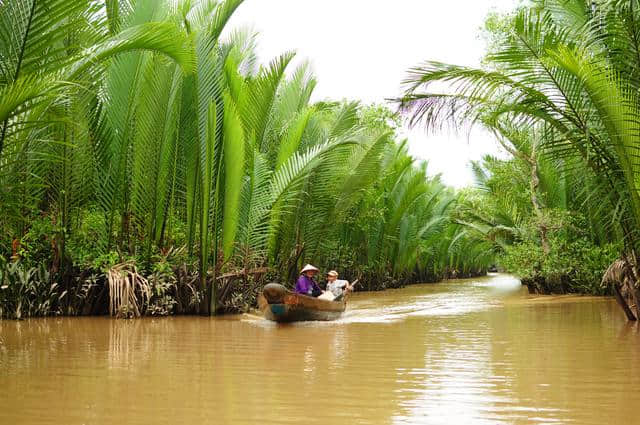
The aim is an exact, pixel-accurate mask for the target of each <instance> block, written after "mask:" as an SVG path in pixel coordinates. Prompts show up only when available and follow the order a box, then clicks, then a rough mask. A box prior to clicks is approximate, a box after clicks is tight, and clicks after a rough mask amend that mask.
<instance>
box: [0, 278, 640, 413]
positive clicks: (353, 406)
mask: <svg viewBox="0 0 640 425" xmlns="http://www.w3.org/2000/svg"><path fill="white" fill-rule="evenodd" d="M0 391H1V394H0V424H56V425H62V424H65V425H66V424H119V425H120V424H177V423H184V424H287V423H290V424H303V423H304V424H405V423H406V424H503V423H504V424H533V423H563V424H564V423H576V424H609V423H611V424H613V423H620V424H632V423H638V421H640V417H639V416H638V415H637V413H638V410H637V409H638V406H640V332H639V330H638V327H637V325H634V324H629V323H627V322H626V320H625V318H624V317H623V314H622V312H621V311H620V310H619V308H618V307H617V305H616V304H615V301H614V300H612V299H608V298H595V297H577V296H558V297H534V296H530V295H528V294H527V293H526V290H525V289H524V288H523V287H522V286H521V285H520V284H519V282H518V281H517V280H516V279H514V278H512V277H510V276H506V275H493V276H489V277H486V278H480V279H469V280H458V281H450V282H445V283H441V284H435V285H433V284H431V285H416V286H411V287H408V288H404V289H400V290H390V291H386V292H380V293H364V294H355V295H354V296H353V297H352V299H351V301H350V304H349V306H348V311H347V313H346V314H345V316H344V318H343V319H341V320H340V321H338V322H333V323H305V324H294V325H276V324H273V323H270V322H266V321H264V320H263V319H262V318H260V317H257V316H253V315H243V316H236V317H223V318H212V319H209V318H201V317H173V318H161V319H142V320H134V321H125V320H111V319H109V318H104V317H98V318H48V319H33V320H26V321H21V322H15V321H0Z"/></svg>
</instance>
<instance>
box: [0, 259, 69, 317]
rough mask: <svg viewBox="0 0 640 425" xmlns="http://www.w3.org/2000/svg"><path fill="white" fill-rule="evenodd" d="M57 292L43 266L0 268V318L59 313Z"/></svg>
mask: <svg viewBox="0 0 640 425" xmlns="http://www.w3.org/2000/svg"><path fill="white" fill-rule="evenodd" d="M65 295H66V291H63V292H62V293H59V288H58V284H57V283H51V279H50V275H49V272H48V271H47V269H46V267H45V266H44V265H40V266H39V267H27V266H25V265H23V264H21V263H20V262H15V263H5V264H2V265H0V317H1V318H9V319H22V318H23V317H29V316H48V315H52V314H60V309H59V302H60V300H61V299H62V298H64V296H65Z"/></svg>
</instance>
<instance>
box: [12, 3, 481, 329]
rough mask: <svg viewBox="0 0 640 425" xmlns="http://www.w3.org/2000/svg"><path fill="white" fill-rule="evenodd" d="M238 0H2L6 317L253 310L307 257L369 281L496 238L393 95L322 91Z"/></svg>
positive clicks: (460, 264) (438, 268) (468, 257)
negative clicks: (430, 165)
mask: <svg viewBox="0 0 640 425" xmlns="http://www.w3.org/2000/svg"><path fill="white" fill-rule="evenodd" d="M241 3H242V1H241V0H225V1H213V0H201V1H197V2H196V1H189V0H184V1H178V2H166V3H165V2H162V1H142V0H140V1H137V2H136V1H127V0H120V1H118V0H107V1H105V2H95V1H92V0H51V1H48V2H41V1H35V0H16V1H10V2H2V3H1V4H0V34H1V35H2V40H3V41H2V43H0V58H1V60H2V66H1V67H0V92H1V93H2V94H1V96H0V122H1V123H2V124H1V130H0V204H1V205H2V212H1V213H0V214H1V216H0V315H1V316H2V317H14V318H20V317H26V316H29V315H46V314H106V313H107V312H108V311H110V312H111V314H113V315H117V316H125V317H128V316H131V315H138V314H156V315H165V314H171V313H201V314H202V313H204V314H208V313H215V312H217V311H237V310H241V309H245V308H247V306H249V305H251V303H252V302H253V301H254V299H255V294H256V291H257V288H259V287H260V286H261V285H262V284H263V283H264V282H267V281H269V280H281V281H283V282H291V281H292V279H293V277H295V275H296V274H297V271H298V270H299V267H300V265H301V264H302V263H304V262H307V261H311V262H313V263H315V264H318V265H322V266H323V267H332V268H338V269H340V270H341V271H342V272H343V274H344V275H346V276H347V277H351V278H355V277H360V278H361V280H362V281H363V282H365V287H366V288H368V289H381V288H385V287H390V286H399V285H403V284H406V283H411V282H416V281H435V280H438V279H442V278H444V277H447V276H448V275H450V274H455V275H457V276H462V275H473V274H478V273H484V272H485V271H486V269H487V268H488V267H489V266H490V265H491V264H492V261H493V253H494V248H493V244H492V243H489V242H487V241H486V240H485V239H484V238H481V237H479V236H478V235H477V234H476V233H474V232H471V231H469V229H468V228H467V227H465V226H463V225H461V224H458V223H455V222H454V221H452V219H451V216H452V214H453V213H454V212H455V211H456V210H457V207H458V205H459V203H460V202H461V200H460V199H459V198H458V196H457V195H456V194H455V193H454V192H453V191H452V190H451V189H449V188H447V187H445V186H444V185H443V184H442V183H441V182H440V181H439V179H438V178H429V177H427V174H426V164H424V163H423V164H418V163H416V162H415V161H414V160H413V159H412V158H411V157H410V156H409V155H408V153H407V143H406V142H404V141H399V140H397V136H396V133H395V129H396V127H397V124H398V123H397V121H396V120H397V118H396V117H395V116H394V115H393V114H392V113H390V112H389V111H388V110H386V109H385V108H382V107H375V106H362V105H359V104H358V103H353V102H321V103H312V102H311V101H310V98H311V94H312V92H313V89H314V86H315V79H314V77H313V75H311V73H310V72H309V71H308V67H307V66H306V65H304V64H303V65H300V66H298V67H297V68H295V69H291V68H292V65H291V62H292V59H293V57H294V55H293V54H292V53H285V54H283V55H282V56H280V57H277V58H275V59H273V60H272V61H271V62H270V63H269V65H267V66H259V65H258V60H257V57H256V54H255V43H256V36H255V35H254V34H252V33H249V32H246V31H235V32H229V31H224V29H225V26H226V24H227V22H228V21H229V19H230V17H231V16H232V15H233V13H234V11H235V10H236V8H238V7H239V6H240V5H241Z"/></svg>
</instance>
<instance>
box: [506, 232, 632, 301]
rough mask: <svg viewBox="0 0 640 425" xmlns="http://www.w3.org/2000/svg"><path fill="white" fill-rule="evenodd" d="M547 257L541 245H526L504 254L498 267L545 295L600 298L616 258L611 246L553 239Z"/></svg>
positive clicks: (508, 250)
mask: <svg viewBox="0 0 640 425" xmlns="http://www.w3.org/2000/svg"><path fill="white" fill-rule="evenodd" d="M550 242H551V251H550V253H549V254H548V255H545V253H544V252H543V250H542V247H541V246H540V244H538V243H535V242H533V241H526V242H522V243H519V244H516V245H513V246H511V247H508V248H507V249H506V250H505V254H504V255H503V256H502V258H501V265H502V266H503V267H504V268H505V269H506V270H508V271H510V272H512V273H514V274H516V275H518V276H520V277H521V278H522V279H523V281H525V282H528V281H534V282H537V283H538V284H540V285H542V287H543V288H542V290H543V292H547V293H565V292H575V293H586V294H597V295H602V294H603V293H604V289H603V288H602V287H601V286H600V280H601V279H602V275H603V274H604V272H605V270H606V269H607V267H609V265H610V264H611V263H612V262H613V261H614V260H615V259H616V258H617V257H618V254H619V252H620V249H619V247H618V246H616V245H614V244H607V245H604V246H597V245H594V244H593V243H591V242H589V241H588V240H586V239H579V240H576V241H573V242H568V241H564V240H561V239H559V238H552V239H551V240H550Z"/></svg>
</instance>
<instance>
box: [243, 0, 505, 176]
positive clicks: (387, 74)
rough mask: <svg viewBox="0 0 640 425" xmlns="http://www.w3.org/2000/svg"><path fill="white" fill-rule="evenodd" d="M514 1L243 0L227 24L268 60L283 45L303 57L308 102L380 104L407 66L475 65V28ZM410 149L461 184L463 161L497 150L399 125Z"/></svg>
mask: <svg viewBox="0 0 640 425" xmlns="http://www.w3.org/2000/svg"><path fill="white" fill-rule="evenodd" d="M514 4H515V2H514V0H393V1H392V0H246V1H245V2H244V3H243V4H242V5H241V6H240V8H239V9H238V10H237V11H236V15H235V16H234V17H233V19H232V21H231V27H233V28H237V27H247V26H248V27H251V28H253V29H255V30H257V31H258V32H259V36H258V54H259V56H260V60H261V61H263V62H268V61H269V60H271V59H272V58H273V57H275V56H277V55H279V54H281V53H283V52H284V51H287V50H295V51H296V52H297V54H298V60H308V61H310V63H311V64H312V69H313V70H314V73H315V74H316V76H317V78H318V86H317V88H316V91H315V94H314V98H313V100H322V99H335V100H340V99H343V98H346V99H359V100H361V101H363V102H364V103H385V102H386V99H388V98H393V97H398V96H399V95H400V94H401V81H402V80H403V79H404V77H405V74H406V71H407V69H409V68H410V67H412V66H415V65H419V64H420V63H422V62H424V61H426V60H437V61H442V62H448V63H454V64H460V65H472V66H473V65H475V66H477V65H478V64H479V62H480V59H481V57H482V55H483V52H484V42H483V41H482V40H481V39H480V38H479V29H480V27H481V26H482V25H483V22H484V18H485V16H486V15H487V13H488V12H489V11H491V10H510V9H511V8H512V7H513V5H514ZM405 131H406V133H405V134H406V135H407V136H408V138H409V141H410V147H411V148H410V151H411V153H412V154H413V155H414V156H415V157H416V158H419V159H426V160H428V161H429V167H428V168H429V172H430V174H438V173H442V176H443V180H444V182H445V183H447V184H450V185H453V186H456V187H462V186H466V185H470V184H472V182H473V178H472V174H471V171H470V169H469V167H468V163H469V160H476V159H480V158H481V157H482V156H483V155H484V154H486V153H491V154H500V155H501V156H504V153H500V150H499V148H498V146H497V143H496V142H495V141H494V140H493V139H492V137H491V136H490V135H489V134H487V133H485V132H484V131H482V130H480V129H478V130H474V131H473V132H472V133H471V135H470V137H468V135H467V134H466V133H463V134H451V133H448V132H445V133H442V134H436V135H434V134H429V135H427V134H425V133H424V131H423V129H419V128H416V129H413V130H409V129H406V130H405Z"/></svg>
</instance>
